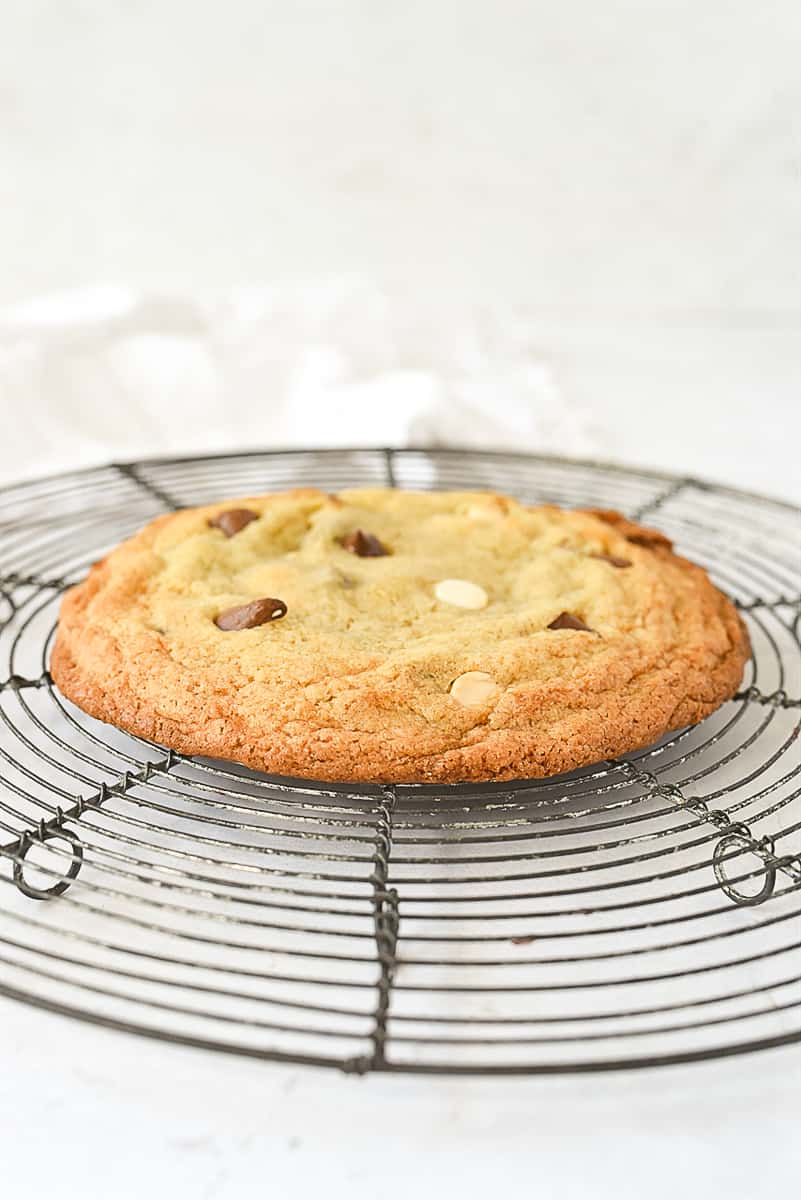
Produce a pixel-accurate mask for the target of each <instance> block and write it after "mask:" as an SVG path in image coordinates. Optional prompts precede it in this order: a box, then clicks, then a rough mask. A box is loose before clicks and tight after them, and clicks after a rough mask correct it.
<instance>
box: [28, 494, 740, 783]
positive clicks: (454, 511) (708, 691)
mask: <svg viewBox="0 0 801 1200" xmlns="http://www.w3.org/2000/svg"><path fill="white" fill-rule="evenodd" d="M748 655H749V644H748V636H747V634H746V632H745V628H744V626H743V624H742V622H741V621H740V619H739V617H738V615H737V612H736V611H735V609H734V607H733V605H732V604H731V603H730V602H729V600H727V599H726V597H725V596H723V595H722V594H721V592H719V591H718V590H717V589H716V588H715V587H714V586H713V585H712V583H711V582H710V581H709V578H708V577H707V575H706V573H705V572H704V571H703V570H702V569H701V568H700V567H698V566H695V565H693V564H692V563H690V562H687V561H686V560H685V559H683V558H679V557H678V556H677V555H676V554H674V553H673V551H672V549H671V545H670V542H669V541H668V539H667V538H665V537H664V536H663V535H662V534H660V533H657V532H656V531H654V530H649V529H645V528H643V527H641V526H639V525H635V524H632V523H630V522H628V521H626V520H625V519H624V518H623V517H621V516H620V515H619V514H617V513H613V512H601V511H596V512H589V511H586V512H585V511H579V512H567V511H563V510H561V509H558V508H553V507H541V508H527V507H525V506H523V505H521V504H519V503H517V502H516V501H514V500H510V499H507V498H505V497H503V496H497V495H493V494H487V493H459V492H447V493H446V492H439V493H437V492H430V493H413V492H401V491H383V490H374V491H367V490H361V491H346V492H342V493H340V494H339V495H338V496H328V495H325V494H324V493H322V492H317V491H311V490H302V491H294V492H286V493H280V494H276V495H269V496H258V497H252V498H249V499H244V500H237V501H236V502H230V503H228V504H216V505H212V506H209V507H207V508H196V509H191V510H185V511H182V512H177V513H174V514H170V515H168V516H164V517H160V518H159V519H158V520H156V521H154V522H153V523H152V524H150V525H148V526H147V527H146V528H145V529H143V530H142V531H141V533H139V534H137V535H136V536H135V537H133V538H132V539H131V540H130V541H127V542H125V543H123V544H122V545H121V546H119V547H118V548H117V549H116V550H114V551H113V553H111V554H110V555H109V556H108V557H107V558H106V559H104V560H103V561H102V562H100V563H98V564H97V565H96V566H95V567H93V568H92V571H91V573H90V574H89V577H88V579H86V580H85V582H83V583H81V584H79V585H78V586H77V587H75V588H73V589H72V590H71V591H70V592H68V593H67V595H66V597H65V599H64V603H63V606H62V610H61V616H60V620H59V626H58V636H57V639H56V643H55V647H54V650H53V655H52V662H51V672H52V675H53V678H54V680H55V682H56V684H57V685H58V687H59V688H60V689H61V691H62V692H63V693H64V695H65V696H67V697H69V699H70V700H72V701H73V702H74V703H75V704H77V705H78V706H79V707H81V708H82V709H84V710H85V711H86V712H88V713H90V714H91V715H92V716H94V717H98V718H100V719H101V720H104V721H109V722H111V723H112V724H114V725H116V726H118V727H119V728H121V729H124V730H127V731H128V732H130V733H133V734H137V735H139V736H140V737H143V738H147V739H148V740H150V741H154V742H158V743H160V744H162V745H164V746H168V747H172V748H173V749H175V750H178V751H181V752H182V753H184V754H202V755H209V756H212V757H217V758H225V759H232V760H234V761H236V762H240V763H245V764H246V765H248V766H250V767H255V768H258V769H259V770H263V771H267V772H269V773H271V774H276V775H290V776H301V777H306V778H313V779H320V780H352V781H371V782H382V781H386V782H455V781H459V780H473V781H475V780H501V779H512V778H534V777H539V776H544V775H552V774H557V773H559V772H562V771H569V770H571V769H573V768H575V767H580V766H583V765H585V764H588V763H593V762H597V761H599V760H600V759H606V758H611V757H614V756H616V755H620V754H624V753H626V752H627V751H631V750H635V749H637V748H638V747H641V746H645V745H648V744H649V743H650V742H653V741H655V740H656V739H657V738H659V737H660V736H661V735H662V734H664V733H665V732H667V731H668V730H672V729H677V728H680V727H682V726H685V725H689V724H692V723H694V722H696V721H699V720H701V718H702V717H705V716H707V715H708V714H709V713H711V712H712V711H713V710H714V709H715V708H717V707H718V705H720V704H721V703H722V702H723V701H724V700H726V699H727V698H728V697H730V696H731V695H732V694H733V693H734V692H735V690H736V689H737V687H738V685H739V683H740V679H741V676H742V672H743V666H744V663H745V662H746V659H747V658H748Z"/></svg>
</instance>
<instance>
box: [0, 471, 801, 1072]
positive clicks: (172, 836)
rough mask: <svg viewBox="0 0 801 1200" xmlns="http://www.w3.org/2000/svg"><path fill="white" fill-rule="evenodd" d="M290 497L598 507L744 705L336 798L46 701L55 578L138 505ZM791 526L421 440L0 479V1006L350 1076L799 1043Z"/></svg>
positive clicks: (618, 1060)
mask: <svg viewBox="0 0 801 1200" xmlns="http://www.w3.org/2000/svg"><path fill="white" fill-rule="evenodd" d="M298 485H315V486H318V487H321V488H324V489H326V490H329V491H334V490H336V489H338V488H344V487H349V486H365V485H366V486H371V485H373V486H375V485H379V486H384V485H390V486H398V487H407V488H434V487H438V488H491V489H497V490H502V491H505V492H509V493H512V494H514V495H516V496H518V497H520V498H521V499H523V500H525V501H528V502H540V501H543V502H546V501H552V502H555V503H559V504H564V505H568V506H589V505H592V506H600V507H613V508H619V509H621V510H622V511H624V512H625V513H627V514H628V515H630V516H633V517H636V518H640V519H645V520H647V521H651V522H653V523H654V524H656V525H658V526H659V527H660V528H662V529H664V530H665V531H666V532H667V533H668V534H669V535H670V536H671V537H672V538H673V539H674V540H675V541H676V543H677V545H678V548H679V549H680V551H682V552H684V553H685V554H687V555H688V556H689V557H691V558H694V559H697V560H698V561H700V562H702V563H704V564H705V565H706V566H707V567H708V568H709V569H710V571H711V574H712V575H713V577H714V579H715V581H716V582H717V583H718V584H719V585H720V586H721V587H722V588H724V589H725V590H726V591H728V592H729V594H731V595H732V596H733V597H734V598H735V600H736V602H737V603H738V605H739V607H740V608H741V610H742V611H743V613H744V615H745V618H746V620H747V622H748V625H749V628H750V632H751V637H752V641H753V646H754V659H753V662H752V663H751V664H750V665H749V667H748V674H747V677H746V679H745V681H744V683H743V689H742V691H741V692H740V693H739V694H738V695H737V696H736V697H735V698H734V700H733V701H731V702H729V703H728V704H725V705H724V706H723V707H722V708H721V709H720V710H719V712H717V713H716V714H715V715H714V716H712V717H710V718H709V719H708V720H707V721H704V722H703V723H702V724H701V725H699V726H697V727H696V728H694V729H690V730H684V731H682V732H680V733H677V734H674V735H672V736H670V737H669V738H667V739H665V740H664V741H663V742H662V743H660V744H659V745H657V746H654V747H652V748H649V749H648V750H645V751H642V752H639V753H636V754H631V755H629V756H627V757H626V758H624V759H620V760H616V761H609V762H602V763H599V764H598V765H597V766H594V767H592V768H589V769H586V770H583V771H579V772H576V773H574V774H571V775H565V776H561V777H559V778H556V779H550V780H541V781H534V782H531V781H529V782H519V783H515V784H503V785H492V784H489V785H485V786H472V785H471V786H458V787H438V788H434V787H358V788H355V787H354V786H353V785H351V786H349V787H347V786H345V787H340V786H337V785H330V784H322V785H315V784H311V783H308V782H300V781H291V780H286V779H283V780H281V779H274V778H270V777H268V776H264V775H259V774H256V773H254V772H250V771H247V770H245V769H244V768H242V769H240V768H238V767H236V766H232V765H230V764H224V763H219V762H212V761H207V760H203V759H191V758H185V757H183V756H181V755H179V754H175V753H173V752H171V751H166V750H163V749H161V748H159V747H157V746H153V745H151V744H148V743H146V742H143V741H140V740H138V739H136V738H132V737H128V736H127V735H124V734H121V733H119V732H117V731H116V730H113V729H112V728H110V727H109V726H106V725H103V724H100V723H98V722H97V721H94V720H92V719H91V718H89V717H87V716H85V715H84V714H83V713H81V712H80V711H79V710H78V709H76V708H74V707H73V706H72V705H70V704H69V703H68V702H67V701H66V700H65V699H64V698H63V697H62V696H61V695H60V694H59V693H58V691H57V690H56V688H55V687H54V686H53V684H52V681H51V679H50V676H49V674H48V672H47V663H48V655H49V649H50V646H51V642H52V637H53V631H54V626H55V622H56V616H57V610H58V603H59V598H60V595H61V593H62V592H63V590H64V589H65V588H66V587H67V586H68V585H69V584H70V583H72V582H74V581H76V580H78V579H80V578H81V577H82V576H83V574H84V573H85V571H86V570H87V568H88V566H89V565H90V563H91V562H92V561H94V560H95V559H97V558H98V557H100V556H101V555H102V554H103V553H104V552H106V551H107V550H108V549H110V548H111V547H112V546H113V545H115V544H116V543H117V542H118V541H119V540H120V539H121V538H123V537H125V536H127V535H129V534H130V533H132V532H133V531H134V530H135V529H137V528H138V527H139V526H140V525H142V524H143V523H144V522H146V521H147V520H149V519H150V518H152V517H154V516H155V515H156V514H157V513H159V512H161V511H163V510H164V509H165V508H166V509H171V508H176V507H179V506H185V505H193V504H200V503H207V502H210V501H214V500H218V499H223V498H226V497H235V496H237V495H246V494H253V493H258V492H261V491H270V490H273V489H278V488H285V487H292V486H298ZM799 532H800V530H799V520H798V512H797V511H796V510H794V509H792V508H790V507H788V506H785V505H783V504H780V503H778V502H776V501H771V500H766V499H763V498H760V497H757V496H751V495H746V494H745V493H741V492H736V491H732V490H728V489H724V488H720V487H712V486H709V485H707V484H704V483H701V482H699V481H697V480H693V479H682V478H669V477H666V476H662V475H656V474H652V473H648V472H644V471H629V470H623V469H620V468H615V467H610V466H604V465H600V464H590V463H579V462H569V461H565V460H560V459H553V458H531V457H527V456H523V455H516V454H514V455H513V454H485V453H480V454H474V453H465V452H460V451H446V450H428V451H425V450H402V451H389V450H348V451H345V450H342V451H341V450H330V451H304V452H288V453H285V452H281V453H279V452H264V453H253V454H232V455H225V456H220V457H213V458H201V459H197V458H196V459H171V460H159V461H149V462H140V463H122V464H115V465H112V466H109V467H106V468H102V469H98V470H91V471H85V472H78V473H75V474H70V475H62V476H59V477H58V478H51V479H46V480H41V481H38V482H35V483H29V484H25V485H21V486H18V487H13V488H10V489H6V490H5V491H3V492H0V884H2V886H1V887H0V994H2V995H4V996H7V997H11V998H14V999H17V1000H21V1001H25V1002H28V1003H30V1004H34V1005H37V1006H39V1007H41V1008H45V1009H49V1010H51V1011H53V1012H56V1013H60V1014H64V1015H68V1016H72V1017H77V1018H81V1019H83V1020H86V1021H92V1022H95V1023H97V1024H101V1025H107V1026H112V1027H115V1028H120V1029H125V1030H128V1031H133V1032H136V1033H140V1034H144V1035H146V1036H150V1037H156V1038H164V1039H167V1040H169V1041H173V1042H180V1043H184V1044H190V1045H193V1046H199V1047H206V1048H209V1049H216V1050H226V1051H230V1052H233V1053H237V1054H247V1055H254V1056H258V1057H262V1058H265V1059H278V1060H285V1061H293V1062H303V1063H311V1064H318V1065H328V1066H335V1067H340V1068H342V1069H344V1070H346V1071H353V1072H361V1073H363V1072H366V1071H370V1070H380V1071H399V1070H400V1071H428V1072H436V1071H464V1072H466V1071H471V1072H483V1073H513V1072H514V1073H527V1072H530V1073H533V1072H560V1071H591V1070H598V1069H613V1068H621V1067H634V1066H656V1065H660V1064H667V1063H674V1062H683V1061H690V1060H699V1059H706V1058H713V1057H716V1056H719V1055H728V1054H735V1053H739V1052H744V1051H750V1050H757V1049H764V1048H767V1047H775V1046H779V1045H782V1044H785V1043H789V1042H792V1041H796V1040H799V1038H801V1023H800V1022H799V1008H801V989H800V988H799V982H800V980H801V945H799V915H801V905H800V904H799V895H798V893H799V888H800V887H801V856H800V855H799V851H800V850H801V788H800V787H799V779H800V778H801V762H800V761H799V740H798V732H799V721H800V720H801V678H800V677H801V641H800V634H801V629H800V628H799V624H800V622H801V594H800V593H801V583H800V582H799V557H800V555H799V548H800V547H799Z"/></svg>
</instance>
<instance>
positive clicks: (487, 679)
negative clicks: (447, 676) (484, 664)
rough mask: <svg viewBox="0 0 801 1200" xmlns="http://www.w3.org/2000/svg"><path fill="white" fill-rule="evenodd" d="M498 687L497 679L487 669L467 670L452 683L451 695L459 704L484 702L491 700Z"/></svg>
mask: <svg viewBox="0 0 801 1200" xmlns="http://www.w3.org/2000/svg"><path fill="white" fill-rule="evenodd" d="M497 687H498V685H497V683H496V682H495V680H494V679H493V678H492V676H491V675H488V674H487V672H486V671H465V673H464V675H459V676H457V678H456V679H454V681H453V683H452V684H451V695H452V696H453V698H454V700H458V702H459V704H465V705H468V706H469V705H471V704H483V703H484V701H485V700H489V698H490V696H491V695H492V693H493V692H494V691H496V690H497Z"/></svg>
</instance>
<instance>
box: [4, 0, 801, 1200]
mask: <svg viewBox="0 0 801 1200" xmlns="http://www.w3.org/2000/svg"><path fill="white" fill-rule="evenodd" d="M0 9H1V10H2V13H1V16H2V37H0V162H1V163H2V170H0V264H2V267H1V269H0V416H2V445H1V446H0V479H2V480H10V479H16V478H22V477H24V476H27V475H32V474H38V473H41V472H44V471H47V470H53V469H60V468H62V467H66V466H70V465H73V464H76V463H88V462H97V461H103V460H106V459H108V458H125V457H132V456H136V455H141V454H147V453H159V452H182V451H185V450H190V451H191V450H206V449H215V448H225V447H229V446H247V445H257V444H261V445H277V444H298V443H300V442H302V441H307V440H309V438H310V437H312V438H313V440H314V441H316V442H331V443H336V442H338V443H347V442H371V441H379V442H387V441H397V442H404V441H420V440H448V439H451V440H452V439H454V438H458V439H459V440H460V441H467V442H474V443H479V444H481V443H484V442H490V443H493V444H498V445H504V444H507V445H508V444H513V445H518V446H528V447H529V448H531V449H532V450H535V449H547V450H553V451H561V452H564V453H568V454H579V455H582V454H587V455H592V454H597V455H599V456H601V457H607V458H613V459H619V460H622V461H628V462H633V463H639V464H650V465H654V466H657V467H663V468H665V469H669V470H675V471H679V472H683V473H692V474H697V475H703V476H707V477H711V478H714V479H719V480H723V481H726V482H730V483H734V484H740V485H742V486H745V487H751V488H756V489H759V490H764V491H767V492H770V493H772V494H774V495H779V496H784V497H786V498H795V499H801V472H799V470H798V454H797V447H798V444H799V434H801V429H799V415H798V414H799V404H798V399H799V394H800V393H801V369H800V366H799V344H798V313H797V300H798V257H799V256H798V217H797V209H798V188H797V178H796V175H797V166H796V165H795V159H796V150H797V130H798V113H799V111H801V103H800V102H799V101H800V100H801V95H800V93H801V83H800V81H799V74H798V70H797V61H798V50H799V43H800V42H801V31H800V30H799V12H798V8H797V5H796V4H794V3H793V2H792V0H769V2H768V3H764V4H759V5H755V4H753V3H750V2H745V0H743V2H740V0H737V2H734V3H733V2H732V0H709V2H708V3H705V4H704V5H701V6H699V5H698V4H697V3H694V2H690V0H652V2H651V3H649V4H647V5H643V4H641V3H640V2H639V0H611V2H610V3H607V4H604V5H597V4H595V3H591V2H590V0H566V2H565V3H561V4H558V5H555V4H553V3H545V2H544V0H520V2H513V0H501V2H500V3H498V4H493V5H488V4H485V3H472V2H470V0H459V2H458V3H457V2H456V0H453V2H450V0H420V3H408V4H405V5H397V4H390V3H389V0H375V2H374V3H371V4H364V3H362V2H361V0H337V3H323V2H320V3H313V2H311V0H298V2H297V3H293V4H291V5H286V4H281V5H279V4H278V3H277V2H275V0H232V2H231V3H229V4H226V5H225V6H224V7H221V6H219V5H215V4H212V3H204V2H202V0H192V2H191V3H190V0H159V2H158V3H157V2H156V0H142V2H141V3H138V4H136V5H133V4H129V3H124V2H122V0H102V2H101V0H5V2H4V3H0ZM264 281H272V282H270V284H269V286H267V285H265V283H264ZM800 1094H801V1054H799V1053H795V1052H782V1053H776V1052H771V1053H768V1054H764V1055H758V1056H754V1057H751V1058H747V1059H734V1060H731V1061H723V1062H719V1063H715V1064H708V1065H704V1066H700V1067H699V1066H697V1067H682V1068H674V1069H669V1070H665V1071H662V1072H660V1073H658V1074H652V1073H627V1074H622V1075H619V1076H610V1077H599V1078H592V1079H582V1078H564V1079H542V1080H537V1079H531V1080H518V1081H502V1080H501V1081H491V1082H485V1081H480V1080H459V1079H454V1080H448V1079H425V1078H423V1079H415V1078H400V1077H399V1078H368V1079H364V1080H356V1079H345V1078H340V1077H338V1076H336V1075H334V1074H326V1073H321V1072H318V1071H314V1070H309V1069H295V1068H290V1067H277V1066H274V1065H270V1064H259V1063H253V1062H247V1061H238V1060H235V1059H230V1058H222V1057H212V1056H206V1055H203V1054H199V1053H196V1052H193V1051H189V1050H181V1049H177V1048H174V1047H167V1046H163V1045H160V1044H157V1043H148V1042H143V1041H141V1040H138V1039H134V1038H130V1037H127V1036H125V1035H122V1034H115V1033H110V1032H103V1031H100V1030H96V1029H92V1028H90V1027H84V1026H81V1025H78V1024H72V1023H69V1022H66V1021H64V1020H62V1019H60V1018H56V1017H52V1016H48V1015H46V1014H42V1013H38V1012H35V1011H33V1010H29V1009H26V1008H24V1007H21V1006H17V1005H14V1004H11V1003H9V1002H0V1147H1V1148H2V1150H3V1155H2V1163H3V1166H2V1168H1V1169H0V1194H2V1195H3V1196H5V1195H9V1196H11V1195H21V1196H25V1197H31V1200H34V1198H38V1197H39V1196H63V1197H73V1196H75V1197H78V1196H80V1197H88V1198H92V1200H94V1198H95V1197H98V1198H100V1197H102V1198H103V1200H105V1198H107V1197H112V1196H113V1197H114V1198H115V1200H117V1198H119V1200H127V1198H128V1197H131V1198H133V1197H137V1200H138V1198H139V1197H141V1196H142V1195H148V1194H149V1195H152V1196H154V1197H158V1198H161V1197H174V1196H175V1197H183V1196H191V1197H209V1198H212V1197H214V1198H223V1200H229V1198H230V1200H233V1198H234V1197H236V1198H240V1197H243V1196H251V1195H256V1196H260V1195H270V1196H275V1197H281V1200H295V1198H296V1197H297V1198H303V1200H305V1198H306V1197H311V1196H317V1195H320V1196H327V1197H340V1196H341V1197H348V1198H355V1197H361V1196H365V1197H366V1196H370V1197H375V1198H376V1200H393V1198H394V1197H400V1196H404V1197H405V1196H408V1194H409V1192H410V1191H414V1192H416V1193H418V1194H420V1195H423V1196H427V1195H434V1194H440V1193H441V1192H442V1191H443V1189H444V1190H445V1194H450V1193H451V1192H453V1194H456V1195H462V1196H464V1197H466V1198H471V1197H479V1196H484V1195H486V1194H487V1193H489V1192H490V1191H491V1190H497V1189H498V1187H499V1186H504V1187H505V1188H506V1189H507V1190H508V1191H509V1192H510V1193H511V1194H512V1195H518V1194H532V1193H533V1194H539V1195H543V1196H548V1197H550V1196H557V1195H558V1196H560V1197H565V1198H566V1200H573V1198H574V1197H575V1198H576V1200H579V1198H584V1197H587V1196H590V1195H592V1196H602V1197H607V1196H608V1197H615V1198H616V1200H628V1198H629V1197H631V1198H632V1200H634V1197H637V1198H638V1200H639V1197H641V1196H643V1195H648V1196H650V1197H653V1198H655V1200H660V1198H661V1197H665V1198H666V1200H667V1198H668V1197H670V1198H671V1200H675V1197H676V1195H677V1194H684V1195H687V1196H691V1197H695V1196H704V1195H708V1194H711V1193H713V1192H714V1193H719V1194H720V1195H725V1196H727V1197H732V1198H740V1197H742V1198H743V1200H746V1198H747V1200H753V1197H755V1196H763V1195H765V1196H768V1195H773V1194H782V1193H784V1192H785V1191H787V1190H788V1189H789V1187H790V1181H791V1180H792V1178H797V1176H798V1170H799V1167H800V1166H801V1153H800V1152H799V1145H798V1138H797V1118H798V1108H799V1095H800Z"/></svg>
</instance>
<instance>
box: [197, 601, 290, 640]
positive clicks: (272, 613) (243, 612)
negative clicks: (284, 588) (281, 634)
mask: <svg viewBox="0 0 801 1200" xmlns="http://www.w3.org/2000/svg"><path fill="white" fill-rule="evenodd" d="M285 616H286V605H285V604H284V602H283V600H275V599H273V597H272V596H265V597H264V599H263V600H251V602H250V604H237V605H235V606H234V607H233V608H226V610H225V612H221V613H220V615H219V616H218V617H217V618H216V619H215V621H214V624H215V625H216V626H217V628H218V629H224V630H225V631H226V632H228V631H229V630H232V629H255V627H256V626H257V625H266V624H267V622H268V621H277V620H278V618H279V617H285Z"/></svg>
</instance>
